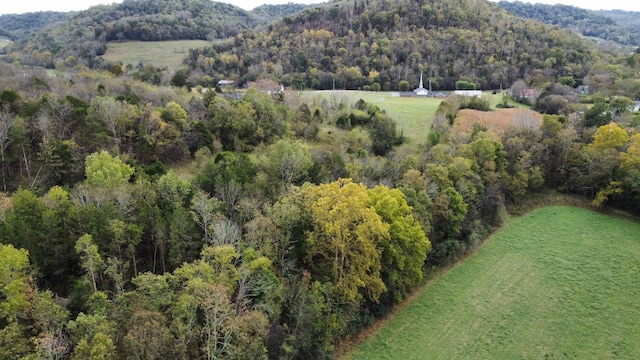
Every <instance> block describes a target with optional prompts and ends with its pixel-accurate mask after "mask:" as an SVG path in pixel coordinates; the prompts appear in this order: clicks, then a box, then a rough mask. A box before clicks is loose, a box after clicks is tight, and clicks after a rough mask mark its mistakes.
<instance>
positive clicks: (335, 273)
mask: <svg viewBox="0 0 640 360" xmlns="http://www.w3.org/2000/svg"><path fill="white" fill-rule="evenodd" d="M301 191H302V196H303V204H304V205H303V206H304V207H305V210H306V211H308V214H309V215H310V221H311V229H310V230H309V231H308V232H307V237H306V243H307V247H308V251H307V254H306V257H305V259H304V260H305V262H306V264H307V265H308V266H309V267H310V268H311V271H312V275H313V276H314V277H315V278H316V279H320V280H322V281H329V282H332V283H333V284H334V286H335V291H336V296H337V298H338V300H339V301H359V300H361V299H362V295H363V294H366V296H367V297H368V298H369V299H370V300H372V301H378V299H379V297H380V295H381V294H382V293H383V292H384V291H386V287H385V285H384V283H383V281H382V279H381V276H380V269H381V262H380V256H381V250H380V246H379V244H380V242H382V241H388V240H389V225H388V224H385V223H384V222H383V221H382V218H381V217H380V215H378V213H376V210H375V209H374V208H373V207H371V206H370V204H369V203H370V201H369V194H368V192H367V187H366V186H364V185H363V184H355V183H353V182H352V181H351V180H350V179H340V180H337V181H335V182H332V183H329V184H323V185H319V186H314V185H305V186H303V188H302V190H301Z"/></svg>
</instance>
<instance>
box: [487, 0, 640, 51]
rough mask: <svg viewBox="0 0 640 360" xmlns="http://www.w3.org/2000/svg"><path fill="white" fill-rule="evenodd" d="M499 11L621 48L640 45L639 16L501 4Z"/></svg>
mask: <svg viewBox="0 0 640 360" xmlns="http://www.w3.org/2000/svg"><path fill="white" fill-rule="evenodd" d="M498 5H500V7H502V8H504V9H505V10H507V11H509V12H512V13H514V14H516V15H517V16H520V17H523V18H527V19H535V20H538V21H540V22H543V23H545V24H552V25H557V26H560V27H562V28H566V29H571V30H573V31H575V32H577V33H579V34H582V35H584V36H592V37H596V38H601V39H603V40H610V41H613V42H616V43H619V44H622V45H632V46H639V45H640V26H639V25H640V24H639V23H638V18H639V17H640V13H638V12H633V11H621V10H608V11H607V10H601V11H595V10H587V9H581V8H578V7H575V6H570V5H561V4H556V5H546V4H530V3H524V2H521V1H500V2H499V3H498Z"/></svg>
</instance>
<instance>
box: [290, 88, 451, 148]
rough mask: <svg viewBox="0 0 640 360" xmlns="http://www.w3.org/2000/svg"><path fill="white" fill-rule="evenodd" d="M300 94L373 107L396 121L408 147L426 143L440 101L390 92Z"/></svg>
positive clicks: (351, 91)
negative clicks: (400, 95) (369, 104)
mask: <svg viewBox="0 0 640 360" xmlns="http://www.w3.org/2000/svg"><path fill="white" fill-rule="evenodd" d="M302 95H303V97H304V98H307V99H310V98H313V97H321V98H328V97H332V96H337V97H340V98H344V99H346V100H348V102H349V103H350V104H351V105H353V104H355V103H356V102H357V101H358V100H360V99H363V100H364V101H366V102H368V103H372V104H375V105H377V106H378V107H379V108H380V109H382V110H385V111H386V112H387V114H389V116H391V117H392V118H393V119H394V120H395V121H396V123H397V125H398V129H399V130H401V131H402V132H403V134H404V136H405V137H406V138H407V140H408V145H410V146H416V145H419V144H424V143H425V142H426V140H427V135H428V134H429V129H430V128H431V123H432V122H433V119H434V117H435V112H436V109H438V105H440V102H441V101H442V100H440V99H435V98H406V97H399V96H394V93H390V92H371V91H353V90H335V91H332V90H327V91H306V92H303V94H302Z"/></svg>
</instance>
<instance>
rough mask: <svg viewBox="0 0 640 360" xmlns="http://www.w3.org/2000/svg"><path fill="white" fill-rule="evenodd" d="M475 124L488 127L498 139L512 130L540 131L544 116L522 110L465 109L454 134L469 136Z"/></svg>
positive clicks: (459, 117)
mask: <svg viewBox="0 0 640 360" xmlns="http://www.w3.org/2000/svg"><path fill="white" fill-rule="evenodd" d="M473 124H480V125H482V126H484V127H486V128H487V130H488V131H489V132H490V133H491V134H493V135H494V136H495V137H496V138H500V137H501V136H502V135H503V134H504V133H505V132H506V131H507V130H508V129H510V128H518V129H539V128H540V126H542V114H540V113H538V112H535V111H533V110H529V109H521V108H511V109H497V110H493V111H478V110H472V109H463V110H460V111H459V112H458V116H457V117H456V119H455V120H454V122H453V132H454V133H465V134H468V133H470V132H471V130H472V129H473Z"/></svg>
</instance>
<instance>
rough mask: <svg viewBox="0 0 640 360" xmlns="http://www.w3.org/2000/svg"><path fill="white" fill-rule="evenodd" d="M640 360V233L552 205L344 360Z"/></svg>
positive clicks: (515, 226)
mask: <svg viewBox="0 0 640 360" xmlns="http://www.w3.org/2000/svg"><path fill="white" fill-rule="evenodd" d="M613 358H617V359H640V224H638V223H634V222H630V221H628V220H624V219H620V218H616V217H611V216H606V215H602V214H598V213H594V212H591V211H588V210H585V209H582V208H575V207H561V206H550V207H545V208H540V209H537V210H535V211H533V212H530V213H528V214H526V215H525V216H523V217H521V218H517V219H513V220H510V221H509V223H508V224H507V225H506V226H505V227H504V228H503V229H502V230H500V231H499V232H498V233H496V234H495V235H494V236H493V237H492V238H491V239H489V240H487V242H486V243H485V244H484V245H483V246H482V247H481V248H480V249H479V250H477V251H476V252H475V253H474V254H473V255H471V256H470V257H469V258H468V259H466V260H464V261H463V262H461V263H460V264H459V265H458V266H455V267H454V268H453V269H451V270H449V271H447V272H446V273H444V274H443V275H441V276H439V277H438V278H436V279H435V280H433V281H432V282H431V283H430V284H429V285H428V286H426V287H425V289H424V290H422V292H421V293H420V294H419V295H418V296H417V297H416V298H415V300H414V301H413V302H411V303H410V304H408V305H406V306H405V307H403V308H401V309H399V310H398V311H397V312H396V313H395V315H394V316H392V317H391V318H390V319H389V320H388V322H386V323H385V324H384V325H381V326H380V327H379V328H378V329H377V330H376V331H374V332H373V333H372V334H371V335H370V336H369V337H368V338H367V339H366V340H365V341H364V342H362V343H361V344H360V345H358V346H357V347H356V348H355V349H354V350H353V351H352V352H351V353H349V354H347V355H346V356H345V357H344V359H613Z"/></svg>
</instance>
